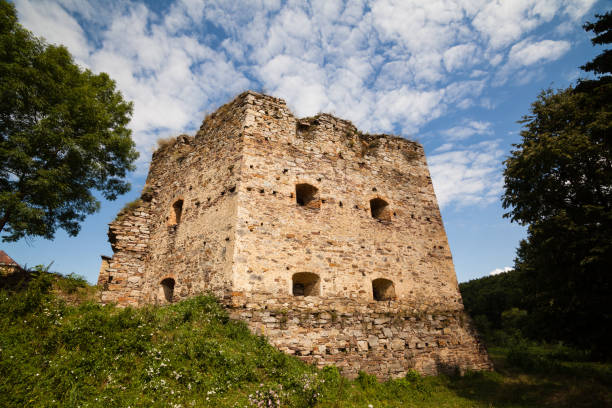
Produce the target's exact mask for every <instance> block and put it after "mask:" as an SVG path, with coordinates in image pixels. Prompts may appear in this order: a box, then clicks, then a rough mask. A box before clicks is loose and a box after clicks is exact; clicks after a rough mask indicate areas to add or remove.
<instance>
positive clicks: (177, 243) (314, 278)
mask: <svg viewBox="0 0 612 408" xmlns="http://www.w3.org/2000/svg"><path fill="white" fill-rule="evenodd" d="M108 235H109V239H110V242H111V245H112V248H113V252H114V255H113V257H112V258H103V261H102V267H101V270H100V277H99V280H98V284H99V285H101V286H102V287H103V292H102V301H103V302H105V303H108V302H116V303H118V304H119V305H135V306H136V305H141V304H145V303H166V302H172V301H176V300H180V299H184V298H187V297H189V296H194V295H197V294H200V293H205V292H212V293H214V294H215V295H217V296H218V297H219V298H220V299H222V301H223V303H224V304H225V305H226V306H227V307H228V308H229V310H230V313H231V314H232V315H233V316H234V317H236V318H239V319H242V320H244V321H246V322H247V324H248V325H249V327H250V328H251V329H252V330H253V331H254V332H257V333H261V334H264V335H265V336H267V337H268V338H269V340H270V341H271V342H272V343H273V344H274V345H276V346H277V347H278V348H279V349H281V350H283V351H285V352H287V353H290V354H295V355H297V356H299V357H300V358H302V359H304V360H306V361H308V362H311V363H316V364H317V365H319V366H324V365H327V364H336V365H337V366H338V367H340V368H341V370H342V371H343V373H344V374H345V375H348V376H354V375H356V374H357V372H358V371H359V370H364V371H367V372H370V373H373V374H375V375H377V376H378V377H379V378H381V379H383V378H389V377H397V376H402V375H404V374H405V372H406V371H407V370H408V369H411V368H414V369H417V370H418V371H420V372H422V373H424V374H435V373H437V372H439V371H447V370H460V371H464V370H466V369H472V370H479V369H489V368H490V367H491V363H490V361H489V359H488V356H487V353H486V351H485V350H484V348H483V347H482V345H481V344H480V343H479V341H478V338H477V336H476V333H475V331H474V329H473V327H472V325H471V323H470V321H469V318H468V317H467V315H466V314H465V312H464V311H463V305H462V301H461V296H460V294H459V290H458V286H457V279H456V276H455V272H454V268H453V263H452V258H451V253H450V250H449V246H448V242H447V239H446V233H445V231H444V226H443V224H442V219H441V216H440V211H439V209H438V205H437V201H436V197H435V194H434V191H433V187H432V184H431V178H430V176H429V170H428V168H427V163H426V161H425V155H424V152H423V148H422V147H421V145H419V144H418V143H415V142H412V141H409V140H406V139H403V138H400V137H395V136H389V135H366V134H363V133H361V132H359V131H358V130H357V129H356V128H355V127H354V126H353V125H352V124H351V123H350V122H348V121H345V120H341V119H337V118H335V117H333V116H331V115H327V114H320V115H317V116H315V117H312V118H304V119H297V118H295V117H294V116H293V114H292V113H291V112H290V111H289V110H288V108H287V106H286V104H285V102H284V101H283V100H281V99H277V98H273V97H270V96H266V95H261V94H258V93H255V92H250V91H249V92H245V93H243V94H241V95H239V96H238V97H237V98H236V99H234V100H233V101H232V102H230V103H228V104H226V105H224V106H222V107H221V108H219V109H218V110H217V111H216V112H215V113H213V114H211V115H209V116H207V117H206V119H205V120H204V122H203V124H202V126H201V127H200V130H199V131H198V132H197V133H196V135H195V136H194V137H190V136H186V135H181V136H179V137H178V138H176V139H175V140H172V141H168V142H166V143H163V144H161V146H160V147H159V149H158V150H157V151H156V152H155V153H154V154H153V159H152V162H151V167H150V171H149V175H148V178H147V182H146V185H145V188H144V189H143V192H142V196H141V198H140V200H138V201H136V202H135V203H133V204H131V205H129V206H127V207H126V208H125V209H124V210H123V211H122V212H121V213H120V214H119V215H118V217H117V219H116V220H115V221H113V222H112V223H111V224H110V227H109V234H108Z"/></svg>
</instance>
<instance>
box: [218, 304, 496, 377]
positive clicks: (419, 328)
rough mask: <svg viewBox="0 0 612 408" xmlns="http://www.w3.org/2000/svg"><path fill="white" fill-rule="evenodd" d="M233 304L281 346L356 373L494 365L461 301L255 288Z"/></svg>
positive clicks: (380, 374)
mask: <svg viewBox="0 0 612 408" xmlns="http://www.w3.org/2000/svg"><path fill="white" fill-rule="evenodd" d="M228 306H229V307H230V311H231V315H232V317H234V318H237V319H241V320H244V321H246V322H247V324H248V325H249V327H250V328H251V330H252V331H253V332H255V333H258V334H261V335H263V336H266V337H267V338H268V340H269V341H270V342H271V343H272V344H274V345H275V346H276V347H277V348H279V349H280V350H282V351H284V352H286V353H288V354H291V355H295V356H297V357H299V358H300V359H302V360H304V361H306V362H307V363H310V364H315V365H317V366H318V367H319V368H322V367H324V366H326V365H330V364H334V365H336V366H337V367H338V368H340V370H341V372H342V374H343V375H345V376H348V377H351V378H354V377H356V376H357V374H358V372H359V371H360V370H363V371H366V372H368V373H370V374H374V375H376V376H377V377H378V378H379V379H381V380H384V379H389V378H399V377H403V376H405V375H406V372H407V371H408V370H410V369H415V370H417V371H419V372H420V373H422V374H425V375H436V374H439V373H447V374H452V373H464V372H466V371H467V370H474V371H476V370H489V369H491V368H492V365H491V362H490V360H489V359H488V357H487V352H486V350H485V349H484V346H483V345H482V343H481V342H480V340H479V338H478V335H477V333H476V331H475V330H474V327H473V325H472V322H471V321H470V320H469V318H467V316H466V315H465V313H464V312H463V310H461V309H454V310H451V309H435V308H416V307H410V305H408V304H406V303H402V302H397V301H391V302H375V301H370V302H363V301H359V300H354V299H346V298H338V297H335V298H323V297H320V298H310V297H305V298H304V297H302V298H299V297H298V298H296V297H283V298H275V299H271V298H270V297H267V296H263V295H255V296H253V295H251V294H249V295H245V296H234V297H233V298H232V299H231V302H228ZM413 306H417V305H413Z"/></svg>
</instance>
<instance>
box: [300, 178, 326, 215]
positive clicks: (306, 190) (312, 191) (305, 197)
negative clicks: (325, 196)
mask: <svg viewBox="0 0 612 408" xmlns="http://www.w3.org/2000/svg"><path fill="white" fill-rule="evenodd" d="M295 200H296V202H297V204H298V205H299V206H302V207H306V208H312V209H319V208H321V199H320V198H319V189H318V188H316V187H315V186H312V185H310V184H306V183H303V184H297V185H296V186H295Z"/></svg>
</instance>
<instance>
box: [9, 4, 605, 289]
mask: <svg viewBox="0 0 612 408" xmlns="http://www.w3.org/2000/svg"><path fill="white" fill-rule="evenodd" d="M15 4H16V7H17V11H18V14H19V19H20V22H21V24H22V25H23V26H25V27H26V28H28V29H29V30H31V31H32V32H34V34H36V35H38V36H42V37H44V38H46V39H47V41H48V42H50V43H60V44H64V45H66V46H67V47H68V49H69V50H70V52H71V53H72V54H73V56H74V57H75V60H76V61H77V62H78V63H79V64H80V65H82V66H83V67H87V68H89V69H91V70H92V71H94V72H101V71H104V72H107V73H109V74H110V76H111V77H112V78H113V79H115V80H116V81H117V86H118V88H119V89H120V90H121V91H122V92H123V94H124V96H125V97H126V98H127V99H129V100H132V101H134V104H135V110H134V116H133V119H132V122H131V127H132V129H133V137H134V140H135V142H136V144H137V148H138V150H139V151H140V154H141V156H140V159H139V162H138V170H137V171H136V172H135V173H134V174H132V175H131V182H132V185H133V189H132V192H130V193H129V194H127V195H125V196H123V197H121V198H120V199H119V200H117V201H115V202H107V201H104V200H102V209H101V211H100V212H99V213H97V214H95V215H93V216H90V217H88V218H87V220H86V221H85V222H84V223H83V224H82V231H81V233H80V234H79V235H78V236H77V237H68V236H67V235H66V234H65V233H63V232H62V231H58V233H57V234H56V238H55V240H53V241H47V240H44V239H38V238H37V239H24V240H22V241H20V242H17V243H12V244H7V243H2V244H1V248H2V249H4V250H5V251H6V252H7V253H8V254H9V255H11V256H12V257H13V258H14V259H15V260H16V261H17V262H19V263H20V264H22V265H23V264H26V265H28V266H34V265H36V264H45V265H48V264H49V263H51V262H53V265H52V267H51V269H52V270H55V271H58V272H61V273H66V274H67V273H71V272H75V273H78V274H80V275H83V276H85V277H86V278H87V279H88V280H89V281H90V282H95V281H96V279H97V276H98V269H99V266H100V255H101V254H105V255H111V254H112V251H111V249H110V245H109V244H108V243H107V236H106V233H107V224H108V223H109V222H110V221H112V220H113V219H114V217H115V215H116V214H117V212H118V211H119V209H121V207H123V205H124V204H125V203H126V202H128V201H131V200H133V199H134V198H136V197H137V196H138V195H139V193H140V190H141V189H142V186H143V185H144V180H145V177H146V172H147V169H148V163H149V160H150V157H151V152H152V150H153V149H154V148H155V145H156V141H157V139H159V138H162V137H168V136H175V135H178V134H180V133H189V134H193V133H194V132H195V129H197V128H198V127H199V125H200V123H201V121H202V119H203V118H204V116H205V114H206V113H208V112H212V111H214V110H215V109H216V108H217V107H218V106H220V105H222V104H224V103H226V102H228V101H229V100H230V99H232V98H233V97H234V96H235V95H237V94H238V93H240V92H242V91H243V90H246V89H254V90H256V91H260V92H264V93H267V94H271V95H274V96H277V97H281V98H283V99H285V100H286V101H287V103H288V105H289V107H290V108H291V109H292V110H293V112H294V113H295V114H296V115H298V116H307V115H312V114H315V113H317V112H329V113H332V114H335V115H336V116H338V117H341V118H344V119H348V120H351V121H352V122H353V123H354V124H355V125H357V126H358V127H359V128H360V129H361V130H363V131H368V132H384V133H393V134H398V135H401V136H404V137H406V138H409V139H413V140H417V141H419V142H420V143H422V144H423V146H424V147H425V151H426V154H427V160H428V163H429V165H430V171H431V173H432V178H433V182H434V188H435V190H436V194H437V196H438V201H439V204H440V206H441V210H442V217H443V219H444V225H445V227H446V231H447V234H448V238H449V242H450V246H451V251H452V253H453V259H454V262H455V268H456V271H457V277H458V279H459V281H467V280H469V279H473V278H477V277H481V276H485V275H488V274H490V273H492V272H494V271H500V270H504V269H505V268H508V267H510V266H512V264H513V259H514V255H515V249H516V247H517V245H518V242H519V240H520V239H521V238H523V237H524V235H525V232H524V229H523V228H522V227H520V226H517V225H515V224H510V222H509V221H508V220H506V219H503V218H502V214H503V213H504V210H503V209H502V207H501V202H500V196H501V194H502V192H503V177H502V170H503V164H502V162H503V160H504V158H505V157H507V156H508V154H509V152H510V150H511V148H512V146H511V145H512V144H513V143H517V142H519V140H520V136H519V131H520V125H519V124H518V123H517V121H518V120H520V119H521V117H522V116H523V115H526V114H528V112H529V107H530V104H531V102H533V101H534V100H535V98H536V96H537V95H538V93H539V92H540V91H541V90H542V89H545V88H548V87H553V88H564V87H567V86H568V85H570V84H571V83H573V82H574V81H575V80H576V79H577V78H578V77H580V76H583V77H584V76H585V74H584V73H581V71H580V70H579V68H578V67H579V66H580V65H582V64H584V63H585V62H586V61H588V60H589V59H591V58H592V57H593V56H594V55H596V54H597V53H598V52H600V50H598V49H597V48H594V47H592V46H591V44H590V42H589V35H588V34H587V33H586V32H585V31H584V30H583V29H582V24H583V23H584V22H585V21H589V20H590V21H593V20H594V14H595V13H598V12H599V13H602V12H604V11H605V2H604V1H599V2H598V1H596V0H508V1H502V0H497V1H492V0H397V1H396V0H380V1H361V0H356V1H342V0H321V1H312V2H309V3H307V2H304V1H278V0H252V1H243V2H239V1H206V2H204V1H195V0H180V1H174V2H166V1H159V0H158V1H150V2H129V1H104V2H100V1H93V0H92V1H85V0H56V1H33V0H18V1H15ZM406 239H410V237H406Z"/></svg>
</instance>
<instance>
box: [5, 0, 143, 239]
mask: <svg viewBox="0 0 612 408" xmlns="http://www.w3.org/2000/svg"><path fill="white" fill-rule="evenodd" d="M131 114H132V104H131V103H130V102H126V101H124V100H123V97H122V95H121V93H120V92H119V91H116V90H115V82H114V81H113V80H111V79H110V78H109V77H108V75H106V74H104V73H102V74H98V75H95V74H93V73H92V72H91V71H89V70H82V69H81V68H79V66H78V65H76V64H75V63H74V61H73V59H72V57H71V55H70V53H69V52H68V51H67V50H66V48H65V47H63V46H54V45H48V44H46V43H45V42H44V40H42V39H40V38H37V37H35V36H33V35H32V34H31V33H30V32H29V31H27V30H25V29H24V28H23V27H22V26H21V25H20V24H19V23H18V21H17V16H16V12H15V8H14V6H13V5H12V4H11V3H8V2H7V1H5V0H0V163H2V166H1V168H0V232H3V233H4V235H3V237H2V238H3V240H4V241H16V240H18V239H20V238H22V237H24V236H42V237H44V238H47V239H51V238H53V236H54V233H55V231H56V230H57V229H58V228H62V229H64V230H66V231H67V232H68V233H69V234H70V235H76V234H77V233H78V232H79V229H80V226H79V223H80V222H81V221H83V219H84V218H85V216H86V215H88V214H92V213H94V212H95V211H97V210H98V208H99V206H100V203H99V201H98V200H96V198H95V197H94V195H93V190H98V191H100V192H101V193H102V195H103V196H104V197H105V198H106V199H109V200H114V199H116V198H117V196H118V195H120V194H124V193H126V192H127V191H128V190H129V188H130V186H129V184H128V183H127V182H126V181H124V178H125V176H126V173H127V172H128V171H130V170H133V163H134V161H135V160H136V158H137V157H138V153H137V152H136V151H135V149H134V142H133V141H132V139H131V136H130V135H131V131H130V130H129V129H128V128H127V125H128V123H129V121H130V118H131Z"/></svg>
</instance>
